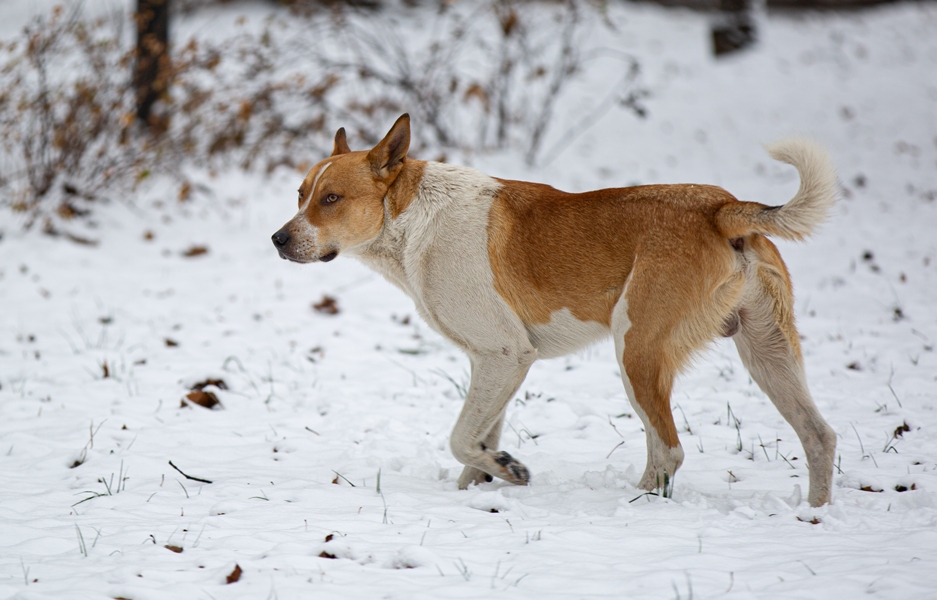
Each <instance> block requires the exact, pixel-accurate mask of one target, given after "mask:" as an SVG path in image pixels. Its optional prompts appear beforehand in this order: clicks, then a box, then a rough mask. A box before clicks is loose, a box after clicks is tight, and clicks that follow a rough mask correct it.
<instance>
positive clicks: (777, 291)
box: [733, 235, 836, 506]
mask: <svg viewBox="0 0 937 600" xmlns="http://www.w3.org/2000/svg"><path fill="white" fill-rule="evenodd" d="M751 240H752V247H753V250H755V252H756V253H757V255H758V258H759V262H757V263H756V265H755V267H754V269H753V272H752V274H751V275H750V278H749V281H748V282H747V285H746V288H745V294H744V296H743V300H742V306H741V309H740V311H739V317H740V328H739V332H738V333H737V334H736V335H735V336H734V338H733V339H734V340H735V344H736V346H737V347H738V350H739V355H740V356H741V358H742V363H744V365H745V367H746V368H747V369H748V371H749V373H751V376H752V379H754V380H755V382H756V383H757V384H758V387H760V388H761V389H762V391H764V393H765V394H767V395H768V397H769V398H770V399H771V402H773V403H774V405H775V406H776V407H777V409H778V410H779V411H780V413H781V415H782V416H783V417H784V419H785V420H786V421H787V422H788V423H790V424H791V427H793V428H794V431H795V432H797V437H799V438H800V443H801V444H802V445H803V447H804V451H805V452H806V454H807V463H808V464H807V466H808V469H809V472H810V492H809V494H808V496H807V499H808V501H809V502H810V505H811V506H820V505H822V504H826V503H827V502H829V501H830V488H831V484H832V478H833V455H834V453H835V450H836V434H835V433H834V431H833V429H832V428H831V427H830V426H829V425H828V424H827V423H826V421H824V420H823V417H822V416H821V415H820V411H819V410H817V407H816V405H815V404H814V402H813V399H812V398H811V396H810V391H809V390H808V389H807V381H806V376H805V375H804V363H803V358H802V356H801V353H800V340H799V338H798V334H797V329H796V328H795V326H794V315H793V296H792V293H791V285H790V278H789V276H788V274H787V270H786V268H785V267H784V263H783V262H782V261H781V257H780V255H779V254H778V251H777V248H775V247H774V244H772V243H771V242H769V241H768V240H767V239H765V238H764V237H762V236H758V235H756V236H751Z"/></svg>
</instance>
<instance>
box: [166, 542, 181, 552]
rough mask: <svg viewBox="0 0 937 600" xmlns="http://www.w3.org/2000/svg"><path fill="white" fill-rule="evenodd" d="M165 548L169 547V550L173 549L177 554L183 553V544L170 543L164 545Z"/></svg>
mask: <svg viewBox="0 0 937 600" xmlns="http://www.w3.org/2000/svg"><path fill="white" fill-rule="evenodd" d="M163 548H165V549H167V550H172V551H173V552H175V553H176V554H181V553H182V546H171V545H169V544H166V545H165V546H163Z"/></svg>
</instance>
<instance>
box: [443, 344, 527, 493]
mask: <svg viewBox="0 0 937 600" xmlns="http://www.w3.org/2000/svg"><path fill="white" fill-rule="evenodd" d="M515 354H517V355H515ZM535 358H536V351H535V350H534V349H533V348H529V349H527V350H526V351H520V352H519V353H515V352H512V351H511V350H509V349H508V348H503V349H502V351H501V352H497V353H492V354H483V355H476V356H474V357H473V359H472V382H471V384H469V389H468V394H467V395H466V398H465V405H464V406H463V407H462V412H461V413H460V414H459V420H458V421H457V422H456V425H455V428H454V429H453V431H452V437H451V438H450V442H449V444H450V446H451V448H452V454H453V456H455V458H456V459H457V460H458V461H459V462H461V463H462V464H464V465H465V469H464V470H463V471H462V475H461V476H460V477H459V488H460V489H465V488H466V487H468V486H469V484H471V483H473V482H474V483H480V482H482V481H488V480H489V479H488V477H486V475H489V476H494V477H500V478H501V479H504V480H506V481H509V482H511V483H515V484H518V485H527V482H528V481H529V480H530V473H529V472H528V471H527V467H525V466H524V465H523V464H521V463H520V462H518V461H517V460H516V459H515V458H514V457H512V456H511V455H510V454H508V453H507V452H503V451H501V452H499V451H498V449H497V444H498V442H499V440H500V438H501V424H502V422H503V420H504V412H505V409H506V407H507V403H508V401H509V400H510V399H511V397H512V396H513V395H514V392H516V391H517V389H518V388H519V387H520V385H521V383H523V381H524V378H525V377H526V376H527V371H528V370H529V369H530V365H531V364H532V363H533V362H534V360H535Z"/></svg>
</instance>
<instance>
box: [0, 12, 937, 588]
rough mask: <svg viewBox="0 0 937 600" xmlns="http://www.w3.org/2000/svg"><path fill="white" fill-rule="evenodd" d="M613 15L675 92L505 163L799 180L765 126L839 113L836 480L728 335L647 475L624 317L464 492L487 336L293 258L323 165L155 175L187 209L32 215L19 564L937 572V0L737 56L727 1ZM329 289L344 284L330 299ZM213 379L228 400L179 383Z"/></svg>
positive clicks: (50, 577) (834, 236) (824, 123)
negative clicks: (770, 145)
mask: <svg viewBox="0 0 937 600" xmlns="http://www.w3.org/2000/svg"><path fill="white" fill-rule="evenodd" d="M234 6H237V5H234ZM609 16H610V19H611V20H612V21H613V22H614V23H615V24H616V25H617V27H618V29H619V31H618V33H617V34H616V36H617V37H615V38H613V39H615V40H618V41H617V42H616V43H618V44H620V47H623V48H626V49H628V50H630V51H632V52H634V53H636V54H637V55H639V56H640V57H642V58H643V60H644V73H645V80H646V82H647V83H648V84H649V85H650V87H651V89H652V91H653V96H652V98H651V99H649V101H648V106H649V109H650V115H649V117H648V119H647V120H644V121H639V120H636V119H635V118H634V117H633V116H632V115H630V114H626V113H624V112H614V111H613V112H610V113H608V114H607V116H606V117H605V118H604V119H603V120H602V121H600V122H599V123H598V124H597V125H596V126H595V127H593V128H592V129H590V130H589V131H588V132H586V133H585V134H584V135H583V136H581V137H580V138H578V139H577V140H576V141H575V143H573V144H572V145H571V146H570V147H569V148H568V149H567V150H566V151H565V152H563V153H561V154H560V155H559V156H558V157H557V158H556V159H555V160H553V161H552V162H551V163H550V164H548V165H543V166H540V167H538V168H534V169H528V168H525V167H522V166H521V165H522V161H521V160H520V158H519V155H520V153H519V152H517V153H511V152H508V153H505V154H502V155H498V156H478V155H476V156H474V157H472V162H473V165H474V166H477V167H479V168H481V169H483V170H485V171H487V172H489V173H492V174H495V175H499V176H508V177H515V178H523V179H534V180H540V181H547V182H549V183H552V184H554V185H556V186H558V187H562V188H565V189H571V190H582V189H588V188H597V187H607V186H614V185H624V184H630V183H636V182H640V183H651V182H678V181H681V182H682V181H692V182H697V183H715V184H718V185H723V186H725V187H727V188H728V189H729V190H730V191H731V192H733V193H735V194H736V195H737V196H739V197H740V198H743V199H751V200H758V201H762V202H766V203H782V202H784V201H786V200H787V199H788V198H789V197H790V196H792V195H793V193H794V191H795V189H796V175H795V174H794V173H793V172H792V169H789V168H786V167H782V166H780V165H777V164H774V163H772V162H771V161H770V160H769V159H768V158H767V155H766V154H765V153H764V152H763V151H762V150H761V148H760V144H761V143H764V142H769V141H773V140H775V139H777V138H779V137H782V136H783V135H785V134H788V133H791V132H801V133H807V134H810V135H812V136H814V137H816V138H817V139H819V140H820V141H822V142H823V143H824V144H825V145H827V146H828V147H829V149H830V150H831V153H832V155H833V158H834V161H835V163H836V165H837V167H838V169H839V173H840V177H841V180H842V183H843V186H844V188H845V190H846V192H845V198H844V199H843V201H842V202H841V203H840V204H839V205H838V206H837V208H836V209H835V215H834V217H833V218H832V219H831V222H830V223H829V224H828V225H827V226H826V227H825V228H824V229H823V231H822V232H821V233H820V234H819V235H817V236H816V237H815V238H813V239H812V240H810V241H809V242H808V243H806V244H787V243H783V244H781V250H782V253H783V254H784V256H785V258H786V260H787V262H788V265H789V267H790V269H791V271H792V274H793V278H794V282H795V286H796V292H797V317H798V320H799V326H800V331H801V333H802V336H803V347H804V354H805V360H806V364H807V373H808V378H809V381H810V384H811V388H812V390H813V393H814V396H815V398H816V400H817V403H818V405H819V407H820V409H821V411H822V412H823V413H824V415H825V416H826V418H827V419H828V421H829V422H830V424H831V425H832V426H833V427H834V429H835V430H836V432H837V435H838V438H839V442H838V450H837V456H838V458H837V471H836V474H835V488H834V496H833V497H834V503H833V505H832V506H828V507H824V508H820V509H810V508H809V507H808V506H807V504H806V502H805V501H802V496H801V493H803V496H806V483H807V480H806V476H807V471H806V468H805V467H806V465H805V464H804V460H803V452H802V449H801V447H800V445H799V443H798V442H797V440H796V437H795V436H794V433H793V431H792V430H791V429H790V427H788V426H787V425H786V424H785V423H784V422H783V420H782V419H781V417H780V416H779V415H778V413H777V411H775V409H774V408H773V407H772V406H771V404H770V402H769V401H768V400H767V399H766V397H765V396H764V395H763V394H762V393H761V392H760V391H759V390H758V389H757V387H756V386H755V385H754V384H753V383H752V382H751V380H750V379H749V377H748V375H747V373H746V372H745V371H744V369H743V368H742V366H741V364H740V362H739V360H738V358H737V356H736V354H735V351H734V348H733V347H732V346H731V344H729V343H720V344H718V345H716V346H714V348H713V351H712V352H710V353H709V354H707V355H706V356H705V357H704V358H703V359H701V360H700V361H699V362H698V364H697V365H696V367H695V368H694V369H692V370H691V371H690V372H689V373H687V374H686V375H685V376H683V377H682V378H681V379H680V380H679V383H678V385H677V388H676V391H675V393H674V397H673V403H674V414H675V419H676V421H677V423H678V427H679V428H680V429H681V434H680V435H681V441H682V443H683V446H684V448H685V450H686V453H687V458H686V461H685V463H684V465H683V468H682V470H681V471H680V472H679V474H678V476H677V478H676V486H675V493H674V498H673V499H672V500H667V499H661V498H657V497H651V496H642V495H641V492H640V490H638V489H636V488H635V484H636V483H637V480H638V477H639V476H640V474H641V470H642V468H643V466H644V457H645V454H644V453H645V449H644V434H643V433H642V432H641V429H640V421H639V420H638V419H637V418H634V417H633V415H632V411H631V408H630V407H629V406H628V403H627V401H626V400H625V398H624V394H623V392H622V389H621V384H620V380H619V376H618V372H617V367H616V363H615V360H614V357H613V354H612V351H611V347H610V346H611V344H608V343H606V344H602V345H599V346H597V347H595V348H592V349H589V350H587V351H585V352H582V353H580V354H577V355H574V356H570V357H568V358H563V359H556V360H550V361H543V362H540V363H538V364H536V365H535V366H534V368H533V369H532V370H531V373H530V375H529V377H528V378H527V381H526V382H525V384H524V385H523V387H522V388H521V390H520V392H519V394H518V398H517V400H516V401H514V402H512V404H511V408H510V411H509V413H508V425H507V426H506V430H505V435H504V438H503V440H504V441H503V443H504V445H505V447H506V448H507V449H509V450H510V452H512V453H513V454H515V455H516V456H518V457H519V458H520V459H521V460H523V461H524V462H525V464H526V465H527V466H528V467H529V468H530V469H531V472H532V473H533V480H532V483H531V485H530V486H529V487H524V488H520V487H513V486H510V485H506V484H504V483H499V482H495V483H491V484H487V485H482V486H479V487H474V488H472V489H470V490H467V491H458V490H457V489H456V484H455V480H456V477H457V475H458V473H459V472H460V470H461V467H460V465H458V463H457V462H456V461H455V459H453V457H452V456H451V454H450V452H449V450H448V441H447V440H448V434H449V430H450V428H451V426H452V425H453V423H454V421H455V417H456V415H457V413H458V411H459V408H460V404H461V400H460V391H459V388H460V386H464V385H465V383H466V380H467V369H468V362H467V360H466V359H465V358H464V357H463V356H462V355H461V354H460V353H459V352H458V351H457V350H455V349H454V348H453V347H452V346H451V345H450V344H449V343H447V342H446V341H445V340H443V339H441V338H440V337H439V336H438V335H436V334H435V333H433V332H432V331H430V330H429V329H428V327H427V326H426V325H425V324H424V323H422V322H421V321H420V320H419V319H418V318H416V317H415V315H414V311H413V308H412V305H411V303H410V301H409V300H408V299H407V298H406V297H404V296H403V295H402V294H401V293H400V292H398V291H397V290H396V289H394V288H392V287H391V286H390V285H389V284H388V283H386V282H384V281H383V280H382V279H380V278H379V277H378V276H376V275H374V274H371V273H370V272H369V271H368V270H367V269H365V268H364V267H363V266H361V265H359V264H357V263H355V262H353V261H351V260H349V259H342V258H340V259H339V260H337V261H335V262H333V263H329V264H317V265H312V266H305V267H300V266H297V265H294V264H289V263H286V262H283V261H281V260H279V259H278V258H277V257H276V253H275V252H274V250H273V248H272V246H271V244H270V242H269V236H270V234H271V233H273V231H275V230H276V229H277V228H278V227H279V226H280V225H281V224H282V222H284V221H285V220H286V219H288V218H289V217H290V216H291V215H292V213H293V211H294V204H293V202H294V197H295V189H296V186H297V184H298V183H299V179H300V176H299V175H297V174H295V173H278V174H277V175H276V176H275V177H273V178H272V179H262V178H260V177H247V176H225V177H224V178H221V179H220V180H216V181H214V182H213V185H214V186H215V189H216V195H215V196H213V197H212V198H208V199H201V200H199V201H198V203H196V204H191V205H188V206H185V207H178V206H176V205H175V190H170V189H168V188H167V189H164V190H160V189H156V190H152V191H150V192H149V193H148V194H147V195H146V197H145V198H144V199H143V200H141V201H140V205H141V206H149V205H150V204H151V203H153V202H155V201H160V200H162V201H163V202H164V204H165V205H164V208H162V209H148V210H147V211H146V212H142V211H134V210H128V209H127V208H126V207H124V206H123V205H120V204H115V205H113V206H112V207H111V208H109V209H108V210H107V211H104V212H101V213H99V215H98V222H99V225H98V227H97V229H95V230H93V231H89V232H88V234H89V235H92V236H93V237H96V238H98V239H100V245H99V246H97V247H85V246H79V245H76V244H73V243H71V242H67V241H63V240H56V239H51V238H47V237H44V236H40V235H37V234H27V235H23V234H21V233H20V232H19V231H18V229H17V228H16V226H15V225H14V224H13V223H12V222H11V220H12V219H11V217H10V215H9V214H6V215H4V216H3V217H2V219H3V221H2V222H0V229H2V233H3V237H2V240H0V595H2V596H3V597H9V596H13V597H16V598H23V599H26V598H108V597H111V598H113V597H124V598H133V599H135V600H145V599H149V598H264V597H269V598H302V597H312V596H313V595H315V597H323V598H325V597H344V598H374V597H378V596H380V597H387V598H438V597H454V598H455V597H458V598H479V597H511V598H514V597H517V598H521V597H524V598H526V597H530V598H580V597H583V598H584V597H614V598H688V597H695V598H711V597H723V596H724V597H729V598H749V597H751V598H795V597H796V598H831V597H837V598H852V597H858V596H859V595H860V594H871V595H874V596H877V597H882V598H898V597H901V598H933V597H935V596H937V475H935V469H937V458H935V448H937V414H935V407H937V352H935V344H937V307H935V298H937V235H935V233H937V36H935V35H933V32H934V31H935V30H937V7H935V6H934V5H933V4H930V5H928V4H926V3H925V4H919V5H918V4H909V5H899V6H892V7H887V8H882V9H876V10H871V11H865V12H861V13H854V14H849V15H832V14H826V15H822V16H816V15H813V16H809V15H808V16H802V17H797V18H793V17H782V16H777V15H773V16H771V17H770V18H769V17H762V19H761V20H760V25H761V27H762V34H763V37H762V41H761V43H760V45H759V46H758V47H757V48H755V49H754V50H753V51H750V52H747V53H745V54H742V55H739V56H737V57H733V58H729V59H727V60H724V61H721V62H718V63H717V62H714V61H713V60H712V59H711V58H710V57H709V55H708V46H707V44H708V38H707V33H708V30H707V20H706V17H704V16H702V15H698V14H693V13H688V12H680V11H663V10H661V9H658V8H654V7H644V6H628V5H625V6H623V5H618V4H615V5H613V6H611V7H610V15H609ZM603 35H605V34H603ZM610 39H612V38H610ZM605 76H606V74H604V73H601V72H586V73H585V74H583V75H581V81H580V85H582V86H583V87H582V90H583V91H582V92H581V93H580V94H579V95H580V96H581V97H582V98H586V100H587V99H588V98H587V97H588V90H589V89H590V88H589V85H590V81H598V80H601V79H602V78H603V77H605ZM586 100H581V99H577V97H576V95H575V94H573V95H572V96H570V97H569V98H568V99H567V106H575V103H576V102H580V101H586ZM340 125H342V124H341V123H335V124H334V126H335V127H336V128H337V127H338V126H340ZM388 125H389V123H388ZM419 126H420V124H419V123H415V124H414V127H419ZM550 143H551V142H548V143H547V145H548V146H549V145H550ZM313 158H314V157H313ZM153 215H161V216H162V218H161V220H159V219H155V218H153ZM147 231H150V232H152V239H149V240H148V239H145V236H144V233H145V232H147ZM193 246H205V247H207V249H208V252H207V253H206V254H203V255H200V256H196V257H186V256H184V255H183V253H184V252H185V251H186V250H188V249H190V248H191V247H193ZM324 294H328V295H331V296H334V297H335V298H337V302H338V308H339V309H340V312H339V313H338V314H335V315H328V314H323V313H320V312H316V311H314V310H312V308H311V305H312V304H313V303H316V302H318V301H319V300H321V299H322V296H323V295H324ZM169 340H171V341H172V343H173V345H168V344H167V341H169ZM104 365H106V374H107V376H105V368H104ZM208 377H214V378H221V379H223V380H224V382H225V383H226V384H227V388H228V389H227V390H220V389H218V390H215V391H216V393H217V396H218V397H219V398H220V400H221V402H222V404H223V408H216V409H215V410H207V409H204V408H201V407H199V406H194V407H182V406H180V400H181V399H182V397H183V396H184V395H185V394H186V393H187V392H188V390H189V389H190V387H191V386H192V385H193V384H194V383H195V382H198V381H202V380H205V379H206V378H208ZM736 419H737V421H738V426H736ZM905 425H906V426H907V428H906V430H905V427H904V426H905ZM896 431H898V432H899V433H900V435H897V437H896V435H895V434H896ZM739 445H741V447H742V449H741V451H739V449H738V446H739ZM170 460H171V461H173V463H174V464H175V465H177V466H178V467H179V468H180V469H182V470H183V471H185V472H186V473H187V474H189V475H193V476H197V477H201V478H206V479H209V480H211V481H212V483H210V484H206V483H199V482H196V481H191V480H187V479H185V478H184V477H183V476H182V475H181V474H180V473H178V472H177V471H176V470H174V469H173V468H172V467H170V466H169V464H168V463H169V461H170ZM76 462H81V464H80V465H78V466H73V465H75V463H76ZM378 477H379V478H380V479H379V482H380V483H379V485H380V490H379V491H378ZM901 489H904V490H906V491H898V490H901ZM82 500H85V501H84V502H80V501H82ZM79 502H80V503H79ZM76 503H77V504H76ZM812 521H816V523H813V522H812ZM327 540H329V541H327ZM167 546H172V547H174V548H175V549H181V550H182V551H181V552H175V551H172V550H170V549H168V548H167ZM332 557H334V558H332ZM235 565H238V566H239V568H240V570H241V571H242V574H241V576H240V580H239V581H238V582H236V583H232V584H230V585H226V583H225V581H226V577H227V576H228V575H230V574H231V573H232V571H233V570H234V569H235Z"/></svg>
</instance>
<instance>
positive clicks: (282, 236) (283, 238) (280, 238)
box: [271, 229, 290, 248]
mask: <svg viewBox="0 0 937 600" xmlns="http://www.w3.org/2000/svg"><path fill="white" fill-rule="evenodd" d="M271 239H273V245H274V246H276V247H277V248H282V247H283V246H285V245H286V244H287V242H289V241H290V234H288V233H286V231H285V230H283V229H281V230H280V231H278V232H276V233H274V234H273V237H272V238H271Z"/></svg>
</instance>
